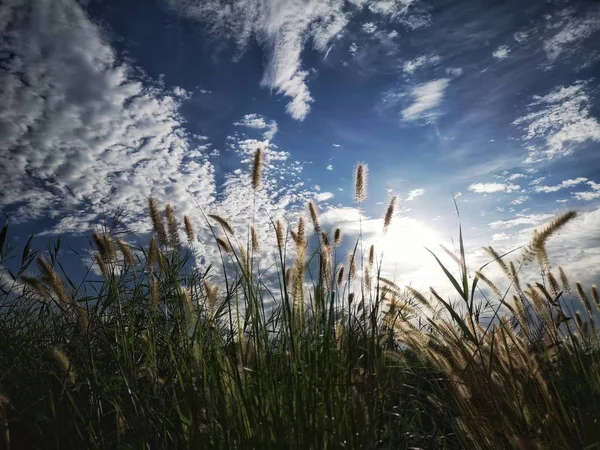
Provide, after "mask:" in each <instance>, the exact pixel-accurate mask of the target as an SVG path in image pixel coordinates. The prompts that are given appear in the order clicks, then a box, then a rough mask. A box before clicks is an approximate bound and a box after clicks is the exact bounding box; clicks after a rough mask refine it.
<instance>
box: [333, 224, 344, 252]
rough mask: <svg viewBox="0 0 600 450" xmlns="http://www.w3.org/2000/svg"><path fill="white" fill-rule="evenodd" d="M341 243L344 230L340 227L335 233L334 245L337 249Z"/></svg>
mask: <svg viewBox="0 0 600 450" xmlns="http://www.w3.org/2000/svg"><path fill="white" fill-rule="evenodd" d="M341 242H342V229H341V228H339V227H338V228H336V229H335V232H334V233H333V245H334V246H336V247H339V245H340V243H341Z"/></svg>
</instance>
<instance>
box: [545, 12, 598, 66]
mask: <svg viewBox="0 0 600 450" xmlns="http://www.w3.org/2000/svg"><path fill="white" fill-rule="evenodd" d="M599 30H600V9H599V8H596V9H595V10H594V11H592V12H591V13H590V14H588V15H587V16H585V17H577V18H571V19H568V20H567V21H566V25H565V26H564V27H562V29H561V30H560V31H559V32H558V33H556V34H555V35H554V36H552V37H551V38H550V39H548V40H546V41H545V42H544V50H545V51H546V56H547V57H548V60H549V61H550V63H553V62H555V61H556V59H557V58H558V57H559V56H560V55H561V54H562V53H563V52H567V53H572V52H574V51H575V50H576V49H577V47H578V44H579V43H580V42H581V41H584V40H585V39H588V38H589V37H591V36H592V35H593V34H595V33H596V32H597V31H599Z"/></svg>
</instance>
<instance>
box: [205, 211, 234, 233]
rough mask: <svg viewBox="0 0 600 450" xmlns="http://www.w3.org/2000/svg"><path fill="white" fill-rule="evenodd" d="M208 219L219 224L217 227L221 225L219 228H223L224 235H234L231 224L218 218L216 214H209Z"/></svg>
mask: <svg viewBox="0 0 600 450" xmlns="http://www.w3.org/2000/svg"><path fill="white" fill-rule="evenodd" d="M208 217H210V218H211V219H213V220H215V221H216V222H218V223H219V225H221V227H222V228H223V230H224V231H225V232H226V233H229V234H231V235H233V234H235V233H234V231H233V227H232V226H231V224H230V223H229V222H228V221H227V220H225V219H224V218H222V217H221V216H218V215H216V214H209V215H208Z"/></svg>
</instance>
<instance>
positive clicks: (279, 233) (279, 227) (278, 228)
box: [275, 219, 285, 250]
mask: <svg viewBox="0 0 600 450" xmlns="http://www.w3.org/2000/svg"><path fill="white" fill-rule="evenodd" d="M284 235H285V233H284V231H283V222H282V221H281V220H279V219H277V222H275V237H276V238H277V248H278V249H279V250H281V249H283V244H284V241H285V236H284Z"/></svg>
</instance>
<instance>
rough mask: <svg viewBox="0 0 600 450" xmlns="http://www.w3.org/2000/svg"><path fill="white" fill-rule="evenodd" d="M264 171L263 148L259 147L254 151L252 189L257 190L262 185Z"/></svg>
mask: <svg viewBox="0 0 600 450" xmlns="http://www.w3.org/2000/svg"><path fill="white" fill-rule="evenodd" d="M261 172H262V149H260V148H257V149H256V152H255V153H254V163H253V164H252V189H254V190H255V191H256V190H257V189H258V188H259V187H260V181H261Z"/></svg>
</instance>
